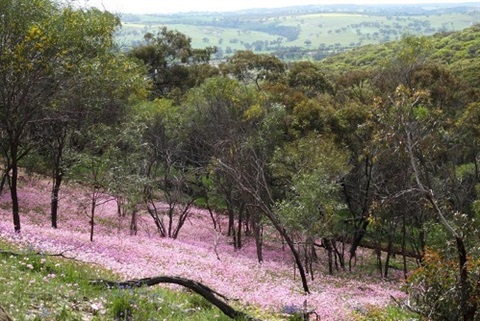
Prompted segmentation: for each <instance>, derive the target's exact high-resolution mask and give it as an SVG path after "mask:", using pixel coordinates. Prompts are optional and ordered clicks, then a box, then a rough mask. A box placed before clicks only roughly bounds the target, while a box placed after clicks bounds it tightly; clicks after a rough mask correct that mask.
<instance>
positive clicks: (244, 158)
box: [185, 77, 309, 292]
mask: <svg viewBox="0 0 480 321" xmlns="http://www.w3.org/2000/svg"><path fill="white" fill-rule="evenodd" d="M185 108H188V109H189V110H191V112H190V117H191V121H190V122H189V123H190V124H191V127H190V128H191V129H190V135H189V137H191V138H192V141H191V148H192V151H193V152H192V154H194V155H199V157H198V159H197V160H198V161H199V164H202V166H208V168H209V169H210V172H211V173H214V174H215V175H218V177H221V178H223V179H222V180H217V181H216V182H217V183H228V184H231V185H232V187H233V189H234V192H235V194H236V195H235V197H236V198H237V201H236V203H235V204H238V205H239V208H238V210H239V209H241V207H242V206H246V207H247V208H249V209H250V210H251V211H253V212H254V213H256V214H261V216H263V217H265V218H266V219H267V220H268V221H269V222H270V223H271V224H272V225H273V227H274V228H275V229H276V230H277V231H278V233H279V234H280V236H281V237H282V238H283V239H284V240H285V242H286V243H287V245H288V247H289V249H290V251H291V252H292V254H293V256H294V260H295V264H296V266H297V268H298V270H299V273H300V276H301V279H302V285H303V289H304V291H305V292H309V287H308V282H307V278H306V274H305V269H304V266H303V263H302V261H301V257H300V255H299V253H298V251H297V249H296V247H295V244H294V241H293V239H292V237H291V235H290V234H289V233H288V230H287V229H286V227H285V225H284V224H283V223H282V221H281V220H280V218H279V216H278V215H277V213H276V212H275V210H274V205H275V200H276V198H277V191H275V186H274V184H273V176H272V171H271V169H270V167H269V163H270V162H271V160H272V157H273V153H274V151H275V148H276V146H278V144H279V143H280V142H281V141H282V140H283V138H284V134H285V131H284V128H283V124H284V122H283V119H284V117H285V113H284V108H283V107H282V106H280V105H278V104H272V103H271V102H270V101H269V100H268V99H266V97H265V96H264V95H262V93H261V92H259V91H257V90H256V88H254V87H252V86H242V85H241V84H240V83H239V82H238V81H236V80H234V79H229V78H223V77H219V78H213V79H210V80H208V81H207V82H205V83H204V84H203V85H202V86H201V87H199V88H198V89H196V90H194V91H193V92H191V93H190V94H189V97H188V99H187V100H186V102H185ZM222 190H223V191H228V192H231V188H230V187H228V188H224V189H222ZM228 197H229V195H225V199H226V200H227V198H228ZM257 227H258V225H257ZM237 232H239V230H237ZM258 236H260V235H258ZM237 237H238V236H237ZM260 245H261V244H260V243H259V242H257V249H258V246H260ZM257 254H259V256H258V259H259V261H261V260H262V257H261V249H259V251H258V253H257Z"/></svg>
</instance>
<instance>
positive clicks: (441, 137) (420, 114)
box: [377, 86, 478, 321]
mask: <svg viewBox="0 0 480 321" xmlns="http://www.w3.org/2000/svg"><path fill="white" fill-rule="evenodd" d="M429 101H430V100H429V93H428V92H427V91H424V90H411V89H409V88H407V87H405V86H399V87H398V88H397V90H396V92H395V95H393V96H392V97H391V99H390V100H388V101H385V102H384V103H382V106H381V107H380V108H379V109H378V114H377V120H378V124H379V126H378V129H377V130H378V131H377V137H378V138H379V139H384V140H385V142H386V143H387V144H388V145H390V146H393V147H394V148H395V149H397V150H398V152H399V153H402V154H403V155H404V156H405V158H406V159H407V161H408V170H409V176H410V184H411V185H410V187H408V186H406V188H404V191H403V192H404V193H408V194H410V193H413V195H414V196H415V197H416V198H417V199H418V201H419V202H422V204H423V206H425V207H427V208H428V211H429V212H430V213H431V215H432V217H433V218H434V220H432V222H433V223H437V224H436V226H437V228H438V227H442V228H443V229H444V231H445V234H446V236H447V237H449V238H450V239H451V242H448V243H447V245H448V246H447V248H446V249H445V248H443V249H441V251H443V252H454V253H455V254H456V259H455V260H454V261H456V262H455V265H456V271H457V272H456V276H455V279H456V280H457V281H456V282H455V283H456V284H455V285H454V287H453V288H450V289H444V290H445V291H447V292H449V293H450V294H448V295H446V294H442V296H443V298H442V300H445V304H448V305H449V307H450V308H449V309H447V310H448V311H447V310H445V309H442V308H437V307H430V308H431V310H430V311H432V313H438V312H439V311H443V312H441V314H437V316H440V315H441V316H442V317H445V318H447V319H451V318H455V319H463V320H465V321H468V320H474V319H475V315H476V312H477V309H478V300H476V294H475V293H476V292H475V291H476V290H475V289H476V287H477V284H476V282H477V281H478V280H477V279H476V273H477V272H476V270H474V267H473V266H472V264H471V261H475V258H474V257H473V256H472V253H474V249H475V247H473V248H472V247H471V246H469V244H470V242H469V239H470V238H472V237H475V234H470V233H471V232H470V233H469V229H467V228H460V227H459V226H458V223H457V221H458V217H459V216H461V217H465V218H466V219H467V221H470V224H474V220H473V221H472V220H471V218H472V216H471V215H472V210H473V206H472V205H473V199H470V201H469V202H468V203H469V205H470V206H467V207H465V206H464V202H458V201H457V199H456V197H455V194H456V192H458V189H460V188H462V186H463V185H464V184H463V182H462V177H464V174H463V173H462V171H461V169H464V168H465V165H466V164H464V163H463V160H462V159H461V158H460V159H459V158H457V156H456V155H455V153H451V151H452V150H454V149H455V148H456V146H455V142H454V140H452V136H453V134H454V133H455V128H453V122H452V120H451V119H449V118H448V117H446V116H444V115H442V113H441V110H440V109H438V108H436V106H432V105H431V104H430V103H429ZM442 146H443V148H442ZM461 173H462V174H461ZM460 174H461V175H460ZM469 217H470V219H468V218H469ZM474 233H475V232H474ZM452 250H453V251H452ZM435 286H438V284H437V285H435ZM428 293H429V292H428V289H427V292H425V293H422V292H421V291H420V292H415V295H414V299H415V300H418V298H419V296H424V295H427V294H428ZM430 299H432V298H431V297H430ZM420 301H421V300H420ZM417 302H418V301H417ZM428 313H430V312H428ZM447 315H448V316H447Z"/></svg>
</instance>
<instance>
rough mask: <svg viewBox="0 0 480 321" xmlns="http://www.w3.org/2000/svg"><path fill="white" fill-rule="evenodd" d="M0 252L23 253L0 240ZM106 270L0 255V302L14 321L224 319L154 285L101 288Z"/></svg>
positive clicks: (192, 297) (196, 300)
mask: <svg viewBox="0 0 480 321" xmlns="http://www.w3.org/2000/svg"><path fill="white" fill-rule="evenodd" d="M0 249H2V251H12V252H15V253H23V252H21V251H20V250H19V249H16V248H13V247H12V246H10V245H8V244H6V243H4V242H1V241H0ZM96 278H106V279H118V277H117V276H115V275H113V274H112V273H111V272H109V271H107V270H104V269H101V268H97V267H95V266H89V265H86V264H83V263H79V262H76V261H73V260H66V259H61V258H58V257H44V256H39V255H31V254H28V253H24V254H22V255H18V256H16V255H11V254H5V253H2V254H0V304H1V305H2V306H3V307H4V308H5V309H6V310H7V311H8V313H9V314H10V315H11V316H12V317H13V318H14V319H15V320H16V321H23V320H25V321H27V320H38V321H40V320H42V321H45V320H46V321H50V320H51V321H63V320H65V321H67V320H68V321H75V320H96V321H100V320H142V321H146V320H165V319H166V320H169V321H170V320H172V321H175V320H178V321H180V320H192V321H196V320H198V321H201V320H219V321H223V320H230V319H229V318H228V317H226V316H225V315H223V314H222V312H221V311H220V310H218V309H217V308H216V307H214V306H212V305H211V304H210V303H209V302H207V301H205V300H204V299H203V298H202V297H200V296H198V295H196V294H193V293H190V292H187V291H181V290H179V291H173V290H168V289H162V288H159V287H150V288H139V289H135V290H119V289H106V288H105V287H103V286H99V285H92V284H90V282H89V280H90V279H96Z"/></svg>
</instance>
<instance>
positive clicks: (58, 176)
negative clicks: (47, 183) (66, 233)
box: [50, 172, 63, 228]
mask: <svg viewBox="0 0 480 321" xmlns="http://www.w3.org/2000/svg"><path fill="white" fill-rule="evenodd" d="M62 179H63V174H62V173H58V172H57V173H55V175H54V179H53V187H52V200H51V203H50V205H51V209H50V212H51V220H52V227H53V228H57V218H58V195H59V193H60V186H61V184H62Z"/></svg>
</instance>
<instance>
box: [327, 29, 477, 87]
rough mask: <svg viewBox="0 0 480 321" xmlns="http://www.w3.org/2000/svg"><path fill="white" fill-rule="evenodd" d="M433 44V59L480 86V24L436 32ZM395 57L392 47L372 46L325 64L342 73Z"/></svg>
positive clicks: (375, 64)
mask: <svg viewBox="0 0 480 321" xmlns="http://www.w3.org/2000/svg"><path fill="white" fill-rule="evenodd" d="M428 40H429V42H430V44H431V48H432V49H431V56H430V57H431V59H433V61H436V62H438V63H441V64H442V65H446V66H448V67H449V68H450V69H451V70H452V71H453V72H454V73H456V74H459V75H461V76H462V78H463V79H464V80H466V81H468V82H469V83H471V84H472V86H474V87H476V86H478V84H479V83H480V73H479V72H478V71H479V70H480V24H477V25H474V26H472V27H469V28H466V29H463V30H460V31H453V32H441V33H436V34H434V35H431V36H429V37H428ZM392 54H394V52H392V50H391V46H390V44H378V45H369V46H364V47H361V48H357V49H354V50H350V51H348V52H344V53H342V54H338V55H335V56H331V57H328V58H326V59H324V60H323V61H322V64H323V66H324V67H326V68H329V69H338V70H343V71H347V70H353V69H359V68H369V67H374V66H377V65H379V64H381V63H382V61H385V59H389V55H392Z"/></svg>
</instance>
